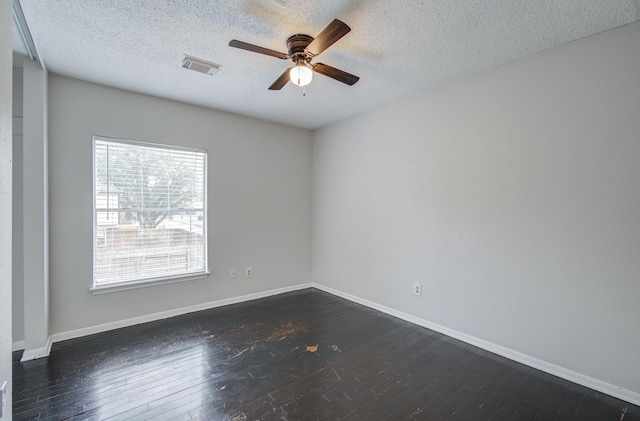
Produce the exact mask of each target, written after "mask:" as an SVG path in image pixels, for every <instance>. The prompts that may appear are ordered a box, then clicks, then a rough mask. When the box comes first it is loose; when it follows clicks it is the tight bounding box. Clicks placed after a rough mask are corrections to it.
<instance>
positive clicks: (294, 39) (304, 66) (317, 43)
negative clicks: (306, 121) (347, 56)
mask: <svg viewBox="0 0 640 421" xmlns="http://www.w3.org/2000/svg"><path fill="white" fill-rule="evenodd" d="M350 31H351V28H349V26H348V25H347V24H345V23H344V22H342V21H340V20H338V19H334V20H333V22H331V23H330V24H329V26H327V27H326V28H324V30H322V32H320V35H318V36H317V37H316V38H315V39H314V38H313V37H311V36H309V35H304V34H296V35H292V36H290V37H289V38H288V39H287V49H288V51H289V52H288V53H281V52H279V51H275V50H270V49H268V48H264V47H259V46H257V45H253V44H248V43H246V42H242V41H238V40H235V39H234V40H232V41H231V42H229V46H231V47H235V48H240V49H242V50H247V51H252V52H254V53H260V54H265V55H268V56H271V57H276V58H279V59H282V60H286V59H289V60H292V61H293V62H294V63H295V64H296V65H295V66H294V67H290V68H288V69H287V70H285V71H284V73H282V75H280V77H279V78H278V79H276V81H275V82H273V84H272V85H271V86H270V87H269V89H270V90H272V91H277V90H280V89H282V87H283V86H284V85H286V84H287V82H289V81H291V82H292V83H294V84H296V85H298V86H306V85H308V84H309V83H311V79H312V78H313V72H317V73H320V74H322V75H325V76H328V77H330V78H332V79H335V80H337V81H339V82H342V83H346V84H347V85H349V86H351V85H353V84H354V83H356V82H357V81H358V80H359V79H360V78H359V77H358V76H354V75H352V74H350V73H347V72H345V71H342V70H340V69H336V68H335V67H331V66H329V65H326V64H322V63H316V64H311V60H312V59H313V58H314V57H316V56H318V55H320V54H321V53H322V52H323V51H324V50H326V49H327V48H329V47H331V46H332V45H333V44H334V43H335V42H336V41H338V40H339V39H340V38H342V37H343V36H345V35H347V34H348V33H349V32H350Z"/></svg>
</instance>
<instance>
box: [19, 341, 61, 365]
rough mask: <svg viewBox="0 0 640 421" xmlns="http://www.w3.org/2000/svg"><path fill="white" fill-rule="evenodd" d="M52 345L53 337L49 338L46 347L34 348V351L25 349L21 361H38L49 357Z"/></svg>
mask: <svg viewBox="0 0 640 421" xmlns="http://www.w3.org/2000/svg"><path fill="white" fill-rule="evenodd" d="M51 345H53V339H52V337H51V336H49V337H48V338H47V343H46V344H45V346H44V347H42V348H32V349H27V348H25V350H24V352H23V353H22V358H20V361H21V362H24V361H31V360H37V359H38V358H44V357H48V356H49V354H50V353H51Z"/></svg>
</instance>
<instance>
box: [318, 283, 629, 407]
mask: <svg viewBox="0 0 640 421" xmlns="http://www.w3.org/2000/svg"><path fill="white" fill-rule="evenodd" d="M312 285H313V287H314V288H317V289H319V290H321V291H325V292H328V293H329V294H333V295H336V296H338V297H342V298H344V299H346V300H349V301H352V302H354V303H358V304H362V305H363V306H366V307H369V308H372V309H374V310H378V311H381V312H383V313H386V314H389V315H391V316H394V317H397V318H399V319H402V320H405V321H407V322H410V323H413V324H415V325H418V326H422V327H425V328H427V329H430V330H433V331H435V332H438V333H442V334H443V335H447V336H449V337H451V338H454V339H458V340H460V341H462V342H465V343H468V344H470V345H473V346H477V347H478V348H481V349H484V350H485V351H489V352H491V353H494V354H497V355H500V356H502V357H505V358H508V359H510V360H513V361H515V362H518V363H521V364H524V365H526V366H529V367H532V368H535V369H537V370H540V371H544V372H545V373H549V374H551V375H554V376H557V377H560V378H563V379H565V380H569V381H570V382H573V383H577V384H579V385H582V386H585V387H588V388H589V389H593V390H596V391H598V392H602V393H604V394H606V395H609V396H613V397H615V398H618V399H622V400H624V401H626V402H629V403H632V404H634V405H640V393H636V392H633V391H631V390H628V389H624V388H622V387H618V386H616V385H613V384H610V383H607V382H604V381H602V380H598V379H595V378H593V377H589V376H586V375H584V374H581V373H578V372H575V371H573V370H569V369H567V368H564V367H560V366H557V365H555V364H552V363H550V362H547V361H543V360H540V359H538V358H535V357H532V356H530V355H527V354H523V353H521V352H518V351H514V350H512V349H509V348H506V347H504V346H501V345H497V344H494V343H492V342H489V341H485V340H484V339H480V338H477V337H475V336H471V335H468V334H466V333H463V332H459V331H457V330H454V329H450V328H448V327H445V326H441V325H439V324H437V323H432V322H429V321H427V320H424V319H421V318H419V317H415V316H412V315H410V314H407V313H404V312H402V311H398V310H395V309H393V308H390V307H387V306H384V305H382V304H378V303H375V302H373V301H369V300H366V299H364V298H360V297H356V296H355V295H351V294H348V293H346V292H343V291H339V290H336V289H333V288H331V287H328V286H325V285H321V284H317V283H313V284H312Z"/></svg>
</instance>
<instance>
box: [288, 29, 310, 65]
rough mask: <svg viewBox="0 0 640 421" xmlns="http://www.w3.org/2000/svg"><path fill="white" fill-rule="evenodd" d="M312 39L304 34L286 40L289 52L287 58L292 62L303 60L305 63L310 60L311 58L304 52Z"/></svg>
mask: <svg viewBox="0 0 640 421" xmlns="http://www.w3.org/2000/svg"><path fill="white" fill-rule="evenodd" d="M311 41H313V37H312V36H309V35H305V34H295V35H291V36H290V37H289V38H288V39H287V48H288V50H289V57H291V59H292V60H296V59H304V60H306V61H309V60H311V56H309V55H308V54H307V52H306V51H305V50H306V48H307V46H308V45H309V44H311Z"/></svg>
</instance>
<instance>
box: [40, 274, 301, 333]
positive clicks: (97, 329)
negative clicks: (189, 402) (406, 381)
mask: <svg viewBox="0 0 640 421" xmlns="http://www.w3.org/2000/svg"><path fill="white" fill-rule="evenodd" d="M311 287H312V285H311V283H306V284H299V285H292V286H289V287H283V288H277V289H272V290H268V291H262V292H256V293H253V294H247V295H241V296H239V297H232V298H225V299H223V300H218V301H211V302H208V303H203V304H197V305H193V306H189V307H183V308H178V309H174V310H167V311H162V312H159V313H154V314H149V315H146V316H140V317H134V318H131V319H126V320H119V321H115V322H109V323H103V324H100V325H97V326H90V327H86V328H82V329H76V330H70V331H67V332H61V333H55V334H53V335H51V337H52V338H53V342H60V341H66V340H68V339H74V338H80V337H82V336H87V335H93V334H95V333H101V332H106V331H109V330H113V329H120V328H123V327H128V326H135V325H139V324H142V323H147V322H153V321H156V320H162V319H168V318H170V317H175V316H181V315H183V314H187V313H195V312H196V311H201V310H209V309H211V308H216V307H222V306H227V305H230V304H237V303H243V302H245V301H251V300H257V299H259V298H265V297H270V296H272V295H278V294H284V293H286V292H292V291H299V290H302V289H306V288H311Z"/></svg>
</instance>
